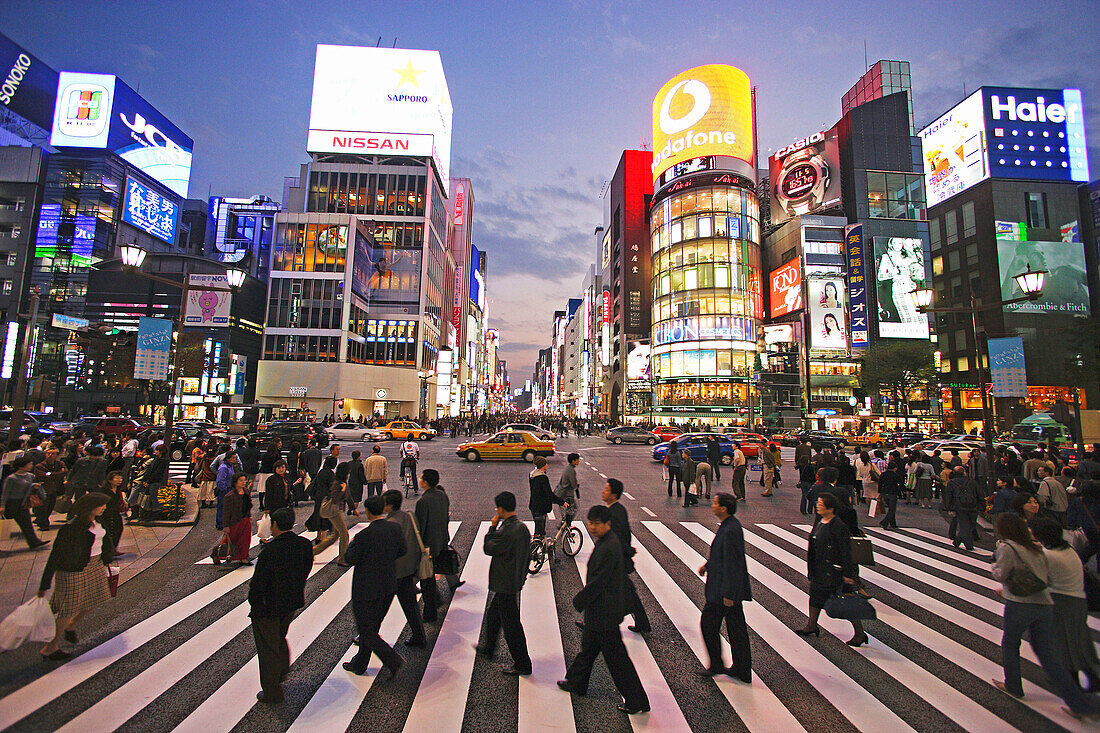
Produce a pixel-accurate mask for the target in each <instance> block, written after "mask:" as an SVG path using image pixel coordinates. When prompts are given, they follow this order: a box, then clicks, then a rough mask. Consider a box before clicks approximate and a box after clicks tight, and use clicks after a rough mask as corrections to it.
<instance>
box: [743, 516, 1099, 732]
mask: <svg viewBox="0 0 1100 733" xmlns="http://www.w3.org/2000/svg"><path fill="white" fill-rule="evenodd" d="M758 526H759V527H760V529H764V530H765V531H767V532H771V533H772V534H774V535H776V536H777V537H782V538H783V539H786V540H787V541H789V542H795V543H798V544H805V542H806V538H799V537H797V535H793V534H791V533H790V532H786V531H785V530H782V529H780V528H779V527H776V526H774V525H763V524H762V525H758ZM745 541H746V542H748V543H751V544H753V545H754V546H756V547H757V548H758V549H760V550H763V551H764V552H766V553H768V555H769V556H771V557H774V558H776V559H777V560H780V561H781V562H783V563H784V564H786V565H788V567H791V568H794V569H798V570H800V571H803V572H804V570H805V566H806V561H805V560H803V559H801V558H796V557H795V556H794V555H791V554H790V553H788V552H786V551H785V550H783V549H781V548H780V547H778V546H776V545H775V544H773V543H771V542H768V541H767V540H764V539H763V538H760V537H757V536H756V535H753V534H752V533H750V532H746V533H745ZM860 577H861V578H863V579H864V580H865V581H867V582H870V583H873V584H874V585H877V586H879V587H881V588H883V589H884V590H886V591H889V592H891V593H894V594H895V595H897V596H899V597H902V598H904V599H905V600H908V601H911V602H913V603H915V604H916V605H917V606H918V607H921V608H926V609H928V610H930V611H932V612H934V613H937V614H939V615H942V613H941V610H942V609H941V608H935V607H933V606H934V605H935V604H933V603H931V601H932V600H933V599H929V598H928V597H927V596H924V599H926V600H924V601H922V600H921V598H920V597H919V596H920V595H921V594H917V593H915V592H912V595H911V596H910V594H909V593H907V592H906V591H905V590H903V589H904V588H906V586H904V585H903V584H901V583H897V582H896V581H892V580H891V579H889V578H886V577H885V576H882V575H879V574H878V573H875V572H873V571H871V570H869V569H868V568H860ZM907 596H909V597H907ZM936 603H938V602H936ZM939 606H941V607H942V608H948V609H949V608H950V607H949V606H947V605H946V604H939ZM876 611H877V612H878V617H879V620H880V621H882V622H884V623H887V624H889V625H890V626H893V627H894V628H896V629H897V630H898V631H901V632H902V633H904V634H905V635H906V636H908V637H909V638H910V639H912V640H913V641H915V642H917V643H918V644H921V645H923V646H925V647H927V648H928V649H931V650H932V651H934V652H936V653H937V654H939V655H940V656H942V657H944V658H945V659H947V660H949V661H951V662H952V663H954V664H958V665H959V666H960V667H962V668H963V669H965V670H967V671H968V672H970V673H971V674H974V675H975V676H976V677H978V679H980V680H982V681H983V682H985V683H988V684H991V682H990V680H993V679H1004V670H1003V669H1002V667H1001V666H1000V665H999V664H997V663H995V662H991V661H990V660H989V659H987V658H986V657H983V656H982V655H980V654H978V653H977V652H974V651H972V650H971V649H970V648H968V647H966V646H963V645H962V644H959V643H957V642H954V641H951V640H950V639H948V638H947V637H945V636H943V635H942V634H941V633H940V632H938V631H935V630H933V629H930V628H928V627H927V626H923V625H922V624H919V623H918V622H917V621H915V620H913V619H911V618H909V617H908V616H906V615H904V614H902V613H901V612H899V611H896V610H895V609H892V608H890V607H889V606H887V605H885V604H881V603H880V604H876ZM968 619H969V621H967V620H968ZM948 620H951V621H952V622H953V623H956V624H957V625H959V626H960V627H961V628H963V629H967V630H969V631H973V630H974V628H973V627H974V626H977V625H979V624H981V625H983V626H987V627H988V625H987V624H982V622H980V621H978V620H977V619H975V618H973V617H972V616H967V615H966V614H960V615H959V617H956V618H954V619H948ZM988 628H992V627H988ZM993 632H994V633H992V634H989V633H982V634H981V635H982V636H984V637H985V638H986V639H987V640H988V641H990V642H992V643H993V644H996V645H1000V631H999V630H997V629H993ZM1029 654H1030V658H1031V659H1032V661H1035V662H1036V663H1038V660H1036V659H1035V657H1034V653H1033V652H1031V648H1030V647H1025V648H1023V649H1021V650H1020V656H1021V657H1025V658H1026V657H1028V656H1029ZM964 662H965V664H964ZM1023 686H1024V694H1025V698H1024V700H1023V701H1022V702H1023V703H1024V704H1025V705H1027V706H1029V707H1031V708H1033V709H1034V710H1036V711H1037V712H1039V713H1041V714H1042V715H1045V716H1046V717H1047V718H1050V719H1051V720H1054V721H1055V722H1057V723H1058V724H1059V725H1061V726H1063V727H1065V728H1068V729H1070V730H1090V729H1091V730H1095V728H1089V727H1087V726H1082V725H1081V723H1080V721H1077V720H1076V719H1074V718H1072V717H1071V716H1069V715H1067V714H1066V713H1064V712H1063V711H1062V701H1061V700H1060V699H1059V698H1058V697H1056V696H1055V695H1053V694H1051V693H1049V692H1047V691H1046V690H1045V689H1043V688H1041V687H1039V686H1038V685H1034V684H1032V683H1031V682H1029V681H1028V680H1027V679H1026V678H1025V679H1024V681H1023Z"/></svg>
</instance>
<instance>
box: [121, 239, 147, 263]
mask: <svg viewBox="0 0 1100 733" xmlns="http://www.w3.org/2000/svg"><path fill="white" fill-rule="evenodd" d="M119 254H120V256H121V257H122V264H124V265H126V266H127V267H135V268H136V267H141V266H142V265H143V264H144V263H145V257H146V256H147V255H148V254H149V253H148V252H146V251H145V250H144V249H142V248H141V247H139V246H137V245H136V244H124V245H122V247H120V248H119Z"/></svg>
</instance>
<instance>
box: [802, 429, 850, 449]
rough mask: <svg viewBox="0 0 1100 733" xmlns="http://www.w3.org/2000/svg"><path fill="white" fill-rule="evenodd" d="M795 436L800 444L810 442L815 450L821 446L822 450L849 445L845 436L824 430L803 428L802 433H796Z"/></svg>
mask: <svg viewBox="0 0 1100 733" xmlns="http://www.w3.org/2000/svg"><path fill="white" fill-rule="evenodd" d="M795 438H797V439H798V443H799V444H800V443H805V442H809V444H810V447H811V448H813V449H814V450H817V449H819V448H820V449H821V450H828V449H831V450H840V449H841V448H843V447H844V446H846V445H848V441H847V440H845V439H844V438H842V437H840V436H839V435H833V434H832V433H827V432H825V431H824V430H803V431H802V432H800V433H795ZM796 445H797V444H796Z"/></svg>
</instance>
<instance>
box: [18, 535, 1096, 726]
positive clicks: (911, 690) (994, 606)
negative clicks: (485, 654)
mask: <svg viewBox="0 0 1100 733" xmlns="http://www.w3.org/2000/svg"><path fill="white" fill-rule="evenodd" d="M636 520H637V521H636V522H635V523H634V544H635V547H636V548H637V554H636V556H635V557H634V563H635V566H636V573H637V585H638V589H639V594H640V596H641V597H642V601H643V604H644V605H645V607H646V610H647V612H648V613H649V615H650V617H651V621H652V623H653V632H652V633H650V634H647V635H645V636H643V635H639V634H635V633H632V632H630V631H628V630H627V628H626V625H627V624H628V623H633V620H632V619H631V618H630V617H627V618H626V619H624V623H623V630H622V632H623V637H624V642H625V644H626V646H627V650H628V652H629V654H630V657H631V659H632V661H633V663H634V665H635V667H636V668H637V671H638V674H639V676H640V677H641V680H642V684H643V686H644V687H645V689H646V692H647V695H648V696H649V699H650V704H651V712H650V713H649V714H648V715H640V716H631V717H630V718H629V720H626V719H624V718H622V717H621V714H619V713H617V712H616V711H615V710H614V704H615V702H617V700H618V696H617V694H616V693H615V691H614V689H613V688H612V687H610V680H609V678H608V677H607V676H606V674H605V675H604V676H603V677H601V676H600V675H599V674H598V673H597V674H596V675H594V676H593V679H592V686H591V687H590V689H589V694H588V697H587V698H578V697H575V696H572V695H569V694H566V693H563V692H561V691H560V690H558V689H557V687H556V685H555V681H556V680H558V679H561V678H563V677H564V675H565V669H566V665H567V662H568V661H569V657H570V656H571V653H575V650H576V648H577V646H578V644H579V631H577V630H576V629H575V627H574V626H573V623H572V622H573V621H574V620H575V619H577V618H579V615H578V614H573V613H572V611H571V608H570V603H569V602H570V601H571V599H572V596H573V594H575V592H576V590H578V589H579V588H580V586H581V584H583V582H584V578H585V570H586V563H587V558H588V557H589V555H590V553H591V551H592V547H593V541H592V538H591V537H589V536H587V531H586V529H585V526H584V524H583V523H581V522H579V521H578V522H575V526H577V527H579V528H580V529H581V530H582V532H585V534H586V536H585V541H584V544H583V546H582V548H581V552H580V553H579V554H578V555H577V557H576V558H573V559H570V558H563V557H558V558H557V559H556V560H555V561H553V562H549V563H547V565H546V566H545V567H544V568H543V570H542V571H541V572H540V573H538V574H536V575H535V576H533V577H530V578H529V579H528V581H527V584H526V585H525V587H524V591H523V593H522V594H521V604H520V613H521V618H522V620H523V623H524V628H525V631H526V636H527V642H528V647H529V652H530V655H531V658H532V661H533V665H534V673H533V674H532V675H531V676H529V677H521V678H518V680H516V681H513V678H509V677H504V676H502V675H500V673H499V672H498V671H497V670H496V667H497V666H499V665H501V664H505V665H506V664H507V659H508V657H507V645H506V644H505V643H504V641H503V639H502V640H501V641H500V642H499V643H498V645H497V659H496V660H495V661H488V660H484V659H482V658H480V657H477V655H476V653H475V650H474V649H473V645H474V644H476V643H477V642H478V641H479V637H480V634H481V626H482V621H483V615H484V610H485V606H486V604H487V602H488V600H489V595H490V594H489V590H488V570H489V564H490V561H489V558H488V557H487V556H486V555H485V554H484V552H482V550H481V546H482V541H483V539H484V537H485V534H486V532H487V531H488V527H489V523H488V522H480V521H478V522H458V521H452V522H451V523H450V532H451V537H452V540H453V542H454V543H455V546H456V547H457V549H458V550H459V553H460V555H461V556H462V557H463V559H464V564H463V567H462V571H461V579H462V580H463V581H465V584H464V585H462V586H461V587H460V588H459V589H457V590H455V591H454V593H453V597H450V601H449V604H448V605H447V607H446V609H445V612H444V613H443V614H442V616H441V619H442V623H441V624H428V625H427V630H428V635H429V642H428V646H427V648H425V649H412V648H408V647H405V646H403V645H399V646H398V647H397V649H398V651H399V653H400V654H401V655H402V656H403V657H405V658H406V664H405V666H404V667H403V668H402V671H401V672H400V673H399V674H398V675H397V677H396V678H395V679H394V680H392V681H390V680H387V681H386V682H384V683H376V676H377V673H378V672H379V669H380V665H379V664H378V662H377V660H372V664H371V666H370V667H369V668H368V670H367V672H366V674H364V675H362V676H357V675H353V674H351V673H349V672H346V671H345V670H343V669H342V667H341V663H342V662H345V661H348V660H349V659H350V658H351V657H352V656H353V655H354V653H355V651H356V647H354V646H352V645H351V637H352V636H353V635H354V633H355V632H354V625H353V624H352V623H351V620H350V609H349V601H350V591H351V582H352V574H351V573H350V572H347V571H343V570H341V569H339V568H336V567H335V566H334V561H335V559H336V554H337V548H336V547H335V546H332V547H329V548H326V549H325V550H324V551H323V552H321V553H320V554H319V555H318V556H317V557H316V558H315V563H314V566H313V568H312V570H311V573H310V577H309V581H308V584H307V593H306V597H307V600H308V601H309V602H308V604H307V606H306V607H305V608H304V609H302V611H301V612H300V613H299V614H298V616H297V617H296V618H295V619H294V620H293V622H292V623H291V626H290V631H289V634H288V641H289V645H290V648H291V650H292V655H293V657H294V658H295V659H297V660H298V661H297V662H296V663H295V665H294V666H293V667H292V669H291V672H290V675H289V677H288V679H287V681H286V683H285V688H286V691H287V701H286V702H285V703H284V704H283V705H282V706H281V707H280V708H277V709H275V712H269V711H268V710H266V709H265V707H264V706H262V705H258V704H254V699H255V698H254V695H255V692H256V691H257V690H258V689H259V682H258V680H259V676H258V668H257V660H256V657H255V649H254V647H253V646H251V644H252V641H251V638H250V634H247V633H246V632H247V630H248V627H249V620H248V610H249V606H248V602H247V598H246V597H245V593H244V591H245V589H246V588H247V583H248V581H249V579H250V578H251V575H252V568H251V567H247V566H246V567H242V568H238V569H234V570H231V571H224V570H221V571H219V570H215V569H214V568H211V567H208V566H203V565H195V566H194V568H193V570H191V571H190V572H191V573H196V574H200V575H201V574H208V575H209V578H208V579H206V581H205V583H202V584H200V585H199V586H198V587H197V589H196V590H194V591H192V592H189V593H186V594H184V595H183V597H181V598H178V599H177V600H174V601H173V602H171V603H167V604H166V605H165V607H164V608H162V609H161V610H159V611H158V612H156V613H154V614H153V615H151V616H149V617H148V618H145V619H142V620H138V621H137V622H136V623H133V624H132V625H130V626H129V627H128V628H125V629H124V630H122V631H121V632H120V633H118V634H116V635H115V636H113V637H110V638H106V639H104V640H102V641H98V640H96V639H95V637H94V635H93V641H98V643H94V644H93V645H90V646H89V645H87V644H86V645H84V646H82V647H81V646H78V647H77V650H78V651H79V652H81V653H79V654H78V655H77V656H75V657H74V658H73V659H72V660H70V661H68V662H66V663H65V664H62V665H60V666H58V667H56V668H52V669H48V671H45V672H44V673H43V674H41V676H39V677H37V678H36V679H34V680H32V681H30V682H29V683H26V684H24V685H23V686H22V687H19V688H17V689H14V690H11V691H8V692H6V694H4V695H3V697H0V730H13V731H20V730H41V729H52V730H61V731H74V732H75V731H86V730H115V729H119V728H134V727H141V726H140V725H139V723H140V722H142V721H145V722H148V721H149V720H150V719H151V718H150V717H149V716H155V717H154V718H153V719H155V720H156V721H157V727H158V729H164V730H177V731H185V732H190V731H195V732H196V733H218V732H222V731H224V732H226V733H228V731H231V730H234V729H236V730H244V729H264V730H278V731H296V732H302V733H314V731H321V730H324V731H335V730H349V729H361V728H362V727H363V722H362V721H363V720H364V717H363V716H364V714H365V713H364V711H367V713H368V714H369V711H370V710H371V709H373V708H375V707H378V708H379V709H386V710H392V711H398V712H397V713H392V714H396V715H398V716H399V717H398V718H397V719H396V720H390V721H389V722H388V723H387V724H386V726H385V729H386V730H395V731H396V730H404V731H406V732H408V733H414V732H416V733H420V732H421V731H425V730H427V731H431V732H432V733H447V732H450V731H455V732H456V733H457V732H458V731H462V730H476V729H492V730H503V729H512V728H513V727H514V728H515V729H516V730H519V731H545V730H552V731H562V732H564V733H576V731H578V730H596V729H609V730H625V729H626V726H629V727H630V728H632V729H633V730H634V731H647V732H648V731H670V732H672V731H675V732H679V731H689V730H697V729H701V728H706V729H709V730H747V731H749V732H750V733H765V732H771V731H795V732H797V731H812V730H822V729H840V730H860V731H882V730H890V731H897V732H899V733H901V732H903V731H923V730H930V729H933V728H940V727H946V728H954V729H961V730H966V731H974V732H975V733H991V732H999V731H1016V730H1019V731H1034V730H1072V731H1083V730H1096V728H1095V727H1094V726H1093V727H1090V726H1089V724H1087V723H1082V722H1081V721H1079V720H1077V719H1075V718H1073V717H1072V716H1070V715H1069V714H1067V713H1066V712H1064V710H1063V708H1062V705H1063V703H1062V701H1061V700H1060V699H1059V698H1058V697H1057V696H1055V695H1054V694H1053V693H1052V692H1051V691H1050V689H1051V688H1050V685H1049V683H1048V682H1047V680H1046V678H1045V676H1044V675H1043V673H1042V671H1041V670H1040V669H1039V668H1038V666H1037V664H1036V663H1037V660H1036V658H1035V655H1034V654H1033V653H1032V651H1031V649H1030V648H1029V647H1028V646H1027V645H1025V646H1024V647H1023V649H1022V650H1021V651H1022V658H1023V659H1024V660H1025V662H1024V678H1025V679H1024V691H1025V697H1024V698H1023V699H1022V700H1015V699H1013V698H1010V697H1008V696H1007V695H1005V694H1004V693H1002V692H1000V691H999V690H997V688H996V687H995V686H994V684H993V682H994V680H999V679H1003V672H1002V670H1001V666H1000V648H999V644H1000V636H1001V612H1002V606H1001V603H1000V601H999V600H998V599H997V596H996V595H995V593H994V590H995V589H996V587H997V584H996V583H994V582H993V581H992V580H991V579H990V577H989V573H988V561H989V556H988V551H986V552H985V553H984V556H983V555H980V554H978V553H963V552H959V551H956V550H954V549H953V548H951V547H950V541H943V538H940V537H937V536H935V535H932V534H930V533H925V532H921V531H916V530H902V531H894V532H885V531H882V532H880V531H878V530H877V529H875V530H868V532H867V534H868V536H870V537H871V538H872V543H873V546H874V549H875V561H876V564H875V565H874V566H873V567H863V568H861V569H860V577H861V579H862V580H863V582H864V584H865V586H866V587H867V588H868V590H869V591H870V593H871V595H872V597H873V600H872V603H873V605H874V606H875V609H876V611H877V614H878V618H877V620H875V621H871V622H867V624H866V631H867V635H868V637H869V642H868V643H867V644H866V645H864V646H861V647H855V648H853V647H849V646H847V645H846V644H845V643H844V641H845V640H846V639H847V638H848V637H849V636H850V635H851V626H850V624H848V622H845V621H839V620H836V619H831V618H828V617H827V616H826V615H825V614H822V616H821V619H820V625H821V627H822V635H821V637H820V638H803V637H800V636H798V635H796V634H795V633H794V631H793V629H794V628H798V627H800V626H802V625H804V623H805V613H806V609H807V605H808V595H807V592H806V589H807V583H806V580H805V571H806V560H805V548H806V544H807V541H808V537H809V533H810V531H811V527H810V526H809V525H803V524H797V523H796V524H785V525H781V524H775V523H757V524H753V523H747V524H746V525H745V542H746V549H747V555H748V557H747V561H748V569H749V574H750V575H751V577H752V581H753V594H754V600H753V601H751V602H747V603H745V604H744V611H745V617H746V620H747V623H748V627H749V629H750V637H751V647H752V653H753V671H754V673H753V681H752V684H744V683H742V682H740V681H737V680H734V679H732V678H729V677H726V676H719V677H715V678H702V677H698V676H697V675H695V674H694V671H696V670H698V671H701V670H702V669H703V667H704V666H705V665H706V664H707V663H708V661H709V659H708V656H707V651H706V648H705V645H704V643H703V639H702V635H701V632H700V629H699V612H700V609H701V606H702V595H703V578H702V577H701V576H699V575H698V569H699V567H700V566H701V565H702V564H703V562H704V561H705V556H706V553H707V548H708V546H709V544H710V542H711V541H712V540H713V538H714V529H715V528H714V524H713V522H710V523H701V522H679V523H676V522H662V521H657V520H651V519H648V518H645V517H639V518H636ZM529 524H530V523H529ZM364 526H365V525H364V524H356V525H354V526H353V527H351V528H350V530H349V531H350V533H351V534H352V535H353V536H354V535H355V534H356V533H357V532H359V531H361V530H362V528H363V527H364ZM552 527H553V525H552V526H551V528H552ZM203 577H205V576H203ZM448 596H449V594H447V593H446V591H444V597H448ZM179 625H185V626H186V627H187V628H191V627H194V628H195V629H196V631H195V633H193V634H190V635H188V636H187V637H186V638H183V639H179V638H173V637H172V631H173V629H175V628H176V627H177V626H179ZM1090 628H1092V630H1093V632H1094V635H1096V636H1097V637H1098V638H1100V634H1097V633H1096V632H1100V626H1098V625H1097V619H1096V618H1090ZM406 633H407V630H406V624H405V618H404V615H403V613H402V611H401V608H400V606H399V604H397V603H396V601H395V602H394V604H393V605H392V606H391V608H390V610H389V612H388V614H387V616H386V617H385V620H384V621H383V624H382V628H381V635H382V637H383V638H384V639H386V640H387V641H389V642H391V643H394V642H396V641H398V640H399V638H403V637H404V636H405V634H406ZM722 649H723V652H724V655H725V659H726V660H729V655H730V646H729V644H728V642H727V640H726V639H724V638H723V640H722ZM676 655H678V656H676ZM139 660H144V661H141V662H139ZM600 665H601V663H597V667H600ZM105 680H110V682H109V684H106V683H105ZM185 686H186V687H187V688H188V689H189V691H190V693H191V694H192V695H193V696H198V699H197V701H196V702H194V703H193V704H175V703H174V701H173V699H174V695H175V693H177V692H179V691H180V690H182V689H183V688H184V687H185ZM5 689H6V688H5ZM487 699H491V700H493V701H494V703H493V705H486V704H485V702H484V701H485V700H487ZM500 700H503V701H505V702H504V707H505V709H504V710H501V709H500V705H499V704H498V703H499V701H500ZM616 716H620V717H618V718H616ZM502 720H504V721H507V724H506V725H504V724H502V723H501V721H502ZM616 720H618V722H616ZM708 721H709V722H708Z"/></svg>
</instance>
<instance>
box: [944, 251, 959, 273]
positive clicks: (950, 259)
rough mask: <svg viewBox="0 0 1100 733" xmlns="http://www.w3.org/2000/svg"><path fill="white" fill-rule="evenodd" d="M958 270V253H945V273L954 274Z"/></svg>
mask: <svg viewBox="0 0 1100 733" xmlns="http://www.w3.org/2000/svg"><path fill="white" fill-rule="evenodd" d="M957 269H959V251H958V250H954V251H952V252H948V253H947V271H948V272H954V271H955V270H957Z"/></svg>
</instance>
